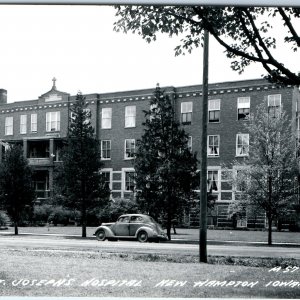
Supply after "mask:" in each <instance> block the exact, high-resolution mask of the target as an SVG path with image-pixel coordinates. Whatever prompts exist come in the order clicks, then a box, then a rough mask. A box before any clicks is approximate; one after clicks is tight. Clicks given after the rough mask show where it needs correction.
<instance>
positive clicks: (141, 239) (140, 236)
mask: <svg viewBox="0 0 300 300" xmlns="http://www.w3.org/2000/svg"><path fill="white" fill-rule="evenodd" d="M137 239H138V241H139V242H140V243H145V242H147V241H148V234H147V232H146V231H141V232H139V233H138V236H137Z"/></svg>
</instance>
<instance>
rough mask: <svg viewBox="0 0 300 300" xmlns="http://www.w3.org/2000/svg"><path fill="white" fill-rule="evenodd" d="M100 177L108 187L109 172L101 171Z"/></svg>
mask: <svg viewBox="0 0 300 300" xmlns="http://www.w3.org/2000/svg"><path fill="white" fill-rule="evenodd" d="M101 177H102V179H103V180H104V182H105V185H106V186H107V187H108V188H109V187H110V172H109V171H101Z"/></svg>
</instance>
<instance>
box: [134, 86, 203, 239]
mask: <svg viewBox="0 0 300 300" xmlns="http://www.w3.org/2000/svg"><path fill="white" fill-rule="evenodd" d="M172 102H173V100H172V99H171V98H170V97H169V96H168V95H166V94H165V93H164V92H163V91H162V90H161V89H160V88H159V87H157V88H156V90H155V92H154V98H153V99H152V100H151V102H150V110H149V111H145V117H146V122H144V123H143V126H144V134H143V136H142V138H141V140H138V142H137V153H136V159H135V162H134V168H135V172H136V189H137V201H138V203H139V205H140V207H141V208H142V210H144V211H145V212H147V213H149V214H151V215H153V216H154V217H155V218H159V217H161V218H163V219H165V220H166V227H167V235H168V238H169V239H171V234H170V232H171V226H172V219H173V218H175V217H176V215H180V214H182V210H183V208H184V206H187V205H189V201H190V200H192V198H193V197H194V196H195V195H194V193H193V190H194V189H195V187H196V186H198V182H197V180H196V178H197V158H196V154H193V153H191V151H190V150H189V148H188V136H187V134H186V133H185V132H184V130H183V129H182V128H180V125H179V123H178V122H176V120H175V115H174V107H173V103H172Z"/></svg>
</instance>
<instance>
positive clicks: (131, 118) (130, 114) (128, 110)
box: [101, 105, 136, 129]
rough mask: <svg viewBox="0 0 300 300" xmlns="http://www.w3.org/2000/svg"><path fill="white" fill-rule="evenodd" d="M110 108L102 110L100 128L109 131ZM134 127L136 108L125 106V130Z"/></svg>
mask: <svg viewBox="0 0 300 300" xmlns="http://www.w3.org/2000/svg"><path fill="white" fill-rule="evenodd" d="M111 120H112V108H111V107H105V108H102V118H101V128H102V129H111ZM135 125H136V106H135V105H132V106H125V128H130V127H135Z"/></svg>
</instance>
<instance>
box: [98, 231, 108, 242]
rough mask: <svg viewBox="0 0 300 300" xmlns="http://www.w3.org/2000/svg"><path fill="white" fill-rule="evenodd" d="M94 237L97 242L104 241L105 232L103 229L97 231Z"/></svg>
mask: <svg viewBox="0 0 300 300" xmlns="http://www.w3.org/2000/svg"><path fill="white" fill-rule="evenodd" d="M96 237H97V240H98V241H105V239H106V235H105V231H104V230H103V229H100V230H98V232H97V233H96Z"/></svg>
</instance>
